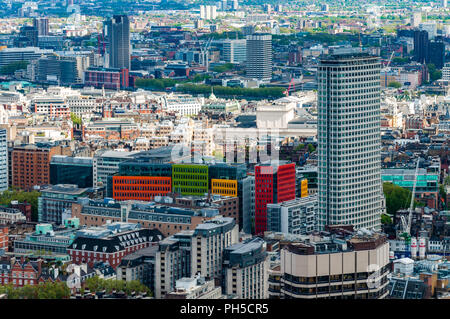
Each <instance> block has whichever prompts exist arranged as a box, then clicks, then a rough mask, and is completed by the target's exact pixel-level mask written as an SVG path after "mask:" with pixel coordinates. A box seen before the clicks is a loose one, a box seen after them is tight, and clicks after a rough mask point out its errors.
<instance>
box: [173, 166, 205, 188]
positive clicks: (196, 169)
mask: <svg viewBox="0 0 450 319" xmlns="http://www.w3.org/2000/svg"><path fill="white" fill-rule="evenodd" d="M208 186H209V183H208V166H207V165H195V164H173V165H172V189H173V192H174V193H179V194H181V195H204V194H206V193H208V191H209V187H208Z"/></svg>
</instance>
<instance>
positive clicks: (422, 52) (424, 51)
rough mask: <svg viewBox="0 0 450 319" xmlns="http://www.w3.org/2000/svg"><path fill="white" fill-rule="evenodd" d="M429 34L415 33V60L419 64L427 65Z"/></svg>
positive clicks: (419, 31) (416, 31)
mask: <svg viewBox="0 0 450 319" xmlns="http://www.w3.org/2000/svg"><path fill="white" fill-rule="evenodd" d="M428 38H429V36H428V32H427V31H423V30H422V31H421V30H415V31H414V59H415V60H416V61H417V62H419V63H425V62H426V59H427V55H428Z"/></svg>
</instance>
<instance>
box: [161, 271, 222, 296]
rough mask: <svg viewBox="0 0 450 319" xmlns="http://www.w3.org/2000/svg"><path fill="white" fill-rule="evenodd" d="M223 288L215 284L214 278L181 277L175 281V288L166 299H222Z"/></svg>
mask: <svg viewBox="0 0 450 319" xmlns="http://www.w3.org/2000/svg"><path fill="white" fill-rule="evenodd" d="M222 298H223V296H222V289H221V288H220V287H216V286H215V285H214V280H206V279H205V278H204V277H200V276H196V277H193V278H188V277H185V278H181V279H178V280H177V281H176V283H175V290H174V291H172V292H171V293H169V294H167V295H166V299H222Z"/></svg>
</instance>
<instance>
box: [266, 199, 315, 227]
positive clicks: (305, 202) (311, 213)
mask: <svg viewBox="0 0 450 319" xmlns="http://www.w3.org/2000/svg"><path fill="white" fill-rule="evenodd" d="M317 208H318V206H317V195H311V196H308V197H302V198H296V199H294V200H290V201H285V202H282V203H278V204H267V230H268V231H272V232H281V233H284V234H296V235H307V234H311V233H312V232H313V231H315V230H316V218H317V213H318V209H317Z"/></svg>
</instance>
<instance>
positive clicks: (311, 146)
mask: <svg viewBox="0 0 450 319" xmlns="http://www.w3.org/2000/svg"><path fill="white" fill-rule="evenodd" d="M315 150H316V148H315V147H314V145H312V144H308V152H309V153H312V152H314V151H315Z"/></svg>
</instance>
